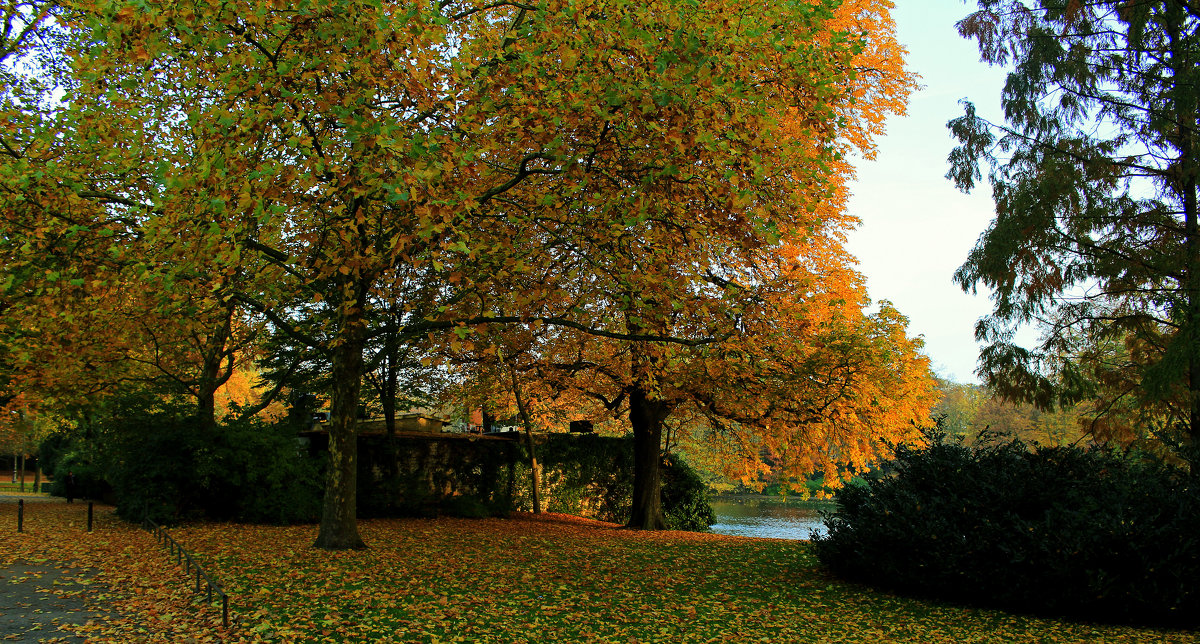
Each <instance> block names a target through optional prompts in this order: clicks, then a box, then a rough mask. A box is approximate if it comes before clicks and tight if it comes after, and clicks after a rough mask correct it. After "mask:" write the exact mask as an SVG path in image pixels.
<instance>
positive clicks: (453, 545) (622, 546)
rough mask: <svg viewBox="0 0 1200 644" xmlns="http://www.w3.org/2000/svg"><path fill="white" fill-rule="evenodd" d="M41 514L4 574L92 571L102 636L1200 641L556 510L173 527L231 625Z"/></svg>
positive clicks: (64, 513)
mask: <svg viewBox="0 0 1200 644" xmlns="http://www.w3.org/2000/svg"><path fill="white" fill-rule="evenodd" d="M85 508H86V506H85ZM37 509H38V510H40V512H39V513H38V514H37V516H36V517H35V516H31V513H30V512H29V510H28V507H27V512H26V530H27V532H26V533H25V534H22V535H16V537H17V538H10V537H11V536H13V535H15V533H14V532H13V530H15V528H14V527H13V525H14V521H13V517H12V516H11V515H12V514H14V513H15V506H12V505H11V504H8V505H4V506H0V526H3V530H4V531H5V534H4V538H3V539H0V565H2V564H4V563H6V562H11V561H13V560H16V559H35V558H36V559H44V560H49V561H52V562H53V561H61V562H67V561H71V562H75V563H77V564H80V565H86V566H91V567H95V568H99V569H100V570H101V572H100V573H98V574H97V576H96V577H95V579H96V582H97V587H98V589H97V590H96V592H94V593H93V595H94V597H93V598H92V601H96V602H102V603H105V604H106V605H107V606H109V607H110V608H111V609H112V612H113V614H114V616H113V617H112V618H111V619H109V620H106V621H104V622H102V623H97V624H93V625H92V626H90V627H84V629H85V634H86V635H87V636H88V637H89V638H90V639H89V641H96V642H107V641H112V642H118V641H119V642H127V641H139V640H141V641H164V642H200V641H278V642H340V641H348V642H352V641H359V642H362V641H366V642H450V641H462V642H622V643H627V642H870V643H875V642H914V643H915V642H921V643H927V642H1197V643H1200V636H1198V635H1197V634H1196V633H1193V632H1184V631H1159V630H1153V629H1138V628H1129V627H1120V626H1109V625H1096V624H1079V623H1072V622H1064V621H1057V620H1052V619H1041V618H1034V617H1027V616H1018V615H1012V614H1008V613H1003V612H999V611H987V610H976V609H969V608H962V607H955V606H946V605H940V604H935V603H929V602H922V601H914V600H909V599H901V598H898V597H894V596H890V595H887V594H883V593H878V592H875V591H872V590H870V589H866V588H863V587H859V586H854V585H850V584H845V583H842V582H839V581H836V580H834V579H831V578H829V577H828V576H827V575H825V574H824V573H823V572H822V570H821V569H820V567H819V565H818V564H817V561H816V559H815V557H814V556H813V555H812V551H811V549H810V548H809V546H808V544H807V543H804V542H794V541H776V540H755V539H745V538H738V537H724V536H719V535H709V534H689V533H641V532H636V531H629V530H624V529H621V528H619V527H617V526H613V525H611V524H604V523H599V522H593V521H587V520H582V519H576V518H572V517H565V516H561V515H548V516H546V517H542V518H535V517H531V516H518V517H515V518H513V519H509V520H501V519H487V520H465V519H438V520H419V519H411V520H369V521H362V522H361V523H360V529H361V531H362V534H363V537H364V539H366V541H367V542H368V543H369V544H370V546H371V548H370V549H368V550H364V551H357V552H338V553H329V552H323V551H319V550H315V549H313V548H312V547H311V543H312V541H313V539H314V538H315V536H316V529H315V527H314V526H297V527H267V526H250V525H235V524H211V523H205V524H194V525H188V526H182V527H178V528H174V529H172V534H173V535H174V536H175V538H176V539H177V540H178V541H180V542H181V543H183V544H184V545H185V547H187V548H188V549H189V550H192V551H193V552H195V553H197V554H198V556H199V557H200V558H201V559H202V560H203V561H204V562H205V566H206V567H207V568H208V569H209V570H210V571H211V572H212V573H213V574H214V575H215V576H216V577H217V578H218V579H220V580H222V581H223V582H224V584H225V586H226V589H227V590H228V592H229V594H230V595H231V602H232V606H233V609H234V611H235V616H236V622H235V625H234V627H233V628H231V629H229V630H224V629H221V628H220V615H219V611H218V610H216V609H213V608H205V607H203V606H201V605H200V604H199V603H198V602H197V600H196V599H195V596H194V595H193V594H191V593H190V591H189V590H188V589H187V588H186V583H187V582H186V581H185V580H184V576H183V573H182V572H181V571H180V570H179V569H178V568H176V567H174V566H172V565H171V564H170V563H168V562H167V556H166V552H165V549H163V548H160V547H159V546H158V545H157V544H156V543H155V541H154V539H153V538H152V537H151V536H150V535H149V534H148V533H146V532H144V531H141V530H138V529H136V528H134V527H132V526H129V525H127V524H123V523H121V522H120V521H118V520H117V519H115V518H114V517H112V516H110V514H109V513H108V512H107V511H105V512H101V513H100V517H101V520H100V522H99V523H98V529H97V530H96V532H94V533H92V534H90V535H88V534H85V533H83V531H82V524H81V523H80V517H81V516H86V515H85V514H80V508H79V507H78V504H76V506H66V505H64V504H39V507H38V508H37ZM84 512H86V509H84ZM0 640H2V638H0Z"/></svg>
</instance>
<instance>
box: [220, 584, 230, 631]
mask: <svg viewBox="0 0 1200 644" xmlns="http://www.w3.org/2000/svg"><path fill="white" fill-rule="evenodd" d="M221 623H222V624H224V625H225V628H229V595H226V594H225V593H224V592H222V593H221Z"/></svg>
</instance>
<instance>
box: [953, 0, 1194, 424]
mask: <svg viewBox="0 0 1200 644" xmlns="http://www.w3.org/2000/svg"><path fill="white" fill-rule="evenodd" d="M978 7H979V10H978V11H976V12H975V13H972V14H971V15H969V16H967V17H966V18H965V19H964V20H962V21H961V22H960V23H959V25H958V27H959V31H960V33H961V34H962V35H963V36H965V37H967V38H971V39H974V40H976V41H977V42H978V44H979V50H980V52H981V54H982V57H983V60H984V61H986V62H987V63H989V64H993V65H1001V66H1006V67H1008V68H1010V70H1011V71H1010V72H1009V75H1008V80H1007V82H1006V84H1005V87H1004V91H1003V94H1002V95H1001V102H1002V105H1003V108H1004V114H1005V119H1006V121H1005V123H993V122H990V121H988V120H986V119H985V118H983V117H982V116H981V115H979V113H978V112H976V110H975V108H974V106H973V105H971V104H970V103H967V104H966V112H965V114H964V116H962V117H961V118H958V119H955V120H953V121H951V122H950V124H949V127H950V129H951V131H952V132H953V133H954V135H955V136H956V137H958V139H959V142H960V145H959V146H958V147H957V148H955V149H954V151H953V152H952V153H951V154H950V164H951V169H950V172H949V173H948V175H947V176H948V177H949V178H951V179H953V180H954V181H955V183H956V184H957V185H958V186H959V188H961V189H963V190H971V189H972V188H974V186H975V185H976V183H977V182H978V181H980V180H981V179H982V175H983V168H984V167H987V168H988V180H989V182H990V184H991V187H992V193H993V197H994V199H995V204H996V217H995V219H994V220H993V221H992V223H991V225H990V226H989V227H988V229H987V230H986V231H985V232H984V233H983V234H982V235H981V236H980V238H979V241H978V242H977V244H976V246H975V248H974V249H973V250H972V251H971V254H970V255H969V256H968V258H967V261H966V262H965V263H964V264H963V265H962V267H960V268H959V269H958V271H957V273H956V274H955V279H956V281H957V282H958V283H959V284H960V285H962V287H963V288H964V289H967V290H974V289H976V288H978V287H979V286H984V287H987V288H989V289H992V290H993V291H994V300H995V306H994V310H993V312H992V314H991V315H990V316H989V317H987V318H985V319H983V320H981V322H980V323H979V325H978V326H977V328H976V335H977V337H978V338H979V339H980V340H981V341H984V342H987V343H988V345H987V346H986V347H985V348H984V350H983V352H982V355H981V359H980V370H979V373H980V374H981V375H982V376H983V377H984V378H985V380H986V382H987V383H988V384H989V385H991V386H992V387H994V388H995V389H996V390H997V391H998V392H1000V393H1002V394H1005V395H1008V396H1010V397H1013V398H1015V399H1018V400H1025V401H1032V402H1035V403H1038V404H1040V405H1043V406H1049V405H1052V404H1055V403H1056V402H1058V403H1062V404H1071V403H1073V402H1075V401H1078V400H1082V399H1086V398H1088V397H1090V396H1091V395H1093V393H1094V392H1095V390H1096V387H1097V386H1099V384H1100V383H1098V381H1097V379H1096V378H1095V372H1094V371H1093V370H1091V369H1090V368H1089V367H1088V366H1087V365H1086V364H1085V363H1086V361H1087V354H1088V353H1089V352H1092V351H1093V349H1094V347H1095V346H1097V344H1096V343H1099V344H1100V345H1105V344H1109V343H1112V342H1117V343H1125V342H1132V343H1133V344H1134V345H1136V346H1138V347H1140V350H1142V351H1144V352H1145V353H1144V354H1143V357H1144V358H1145V359H1144V360H1140V361H1130V362H1128V363H1126V364H1127V367H1128V368H1129V369H1130V370H1131V371H1130V372H1129V373H1128V374H1127V378H1126V380H1127V381H1132V382H1136V383H1137V386H1136V396H1137V397H1138V398H1139V399H1140V400H1141V403H1142V404H1157V405H1159V406H1160V408H1161V409H1164V410H1165V411H1166V412H1167V413H1173V415H1174V420H1175V422H1177V423H1179V424H1180V425H1182V426H1183V427H1184V428H1185V433H1186V434H1189V435H1191V436H1192V437H1193V438H1194V437H1195V436H1196V434H1197V432H1198V431H1200V338H1198V334H1200V229H1198V221H1197V210H1196V209H1197V183H1196V181H1197V175H1198V168H1200V165H1198V164H1200V156H1198V155H1197V149H1196V144H1197V128H1198V127H1200V33H1198V28H1200V7H1197V5H1196V4H1195V3H1193V2H1188V1H1187V0H1134V1H1126V0H1039V1H1038V2H1023V1H1017V0H980V1H979V4H978ZM1029 323H1035V324H1040V325H1041V328H1042V330H1043V335H1042V337H1041V339H1040V341H1039V342H1038V344H1037V346H1035V347H1033V348H1026V347H1021V346H1018V345H1017V344H1016V342H1015V341H1014V335H1013V334H1014V331H1015V329H1016V328H1018V327H1019V326H1021V325H1024V324H1029ZM1172 399H1180V400H1183V401H1184V404H1183V406H1182V409H1179V410H1178V411H1177V412H1172V411H1171V405H1170V404H1169V401H1171V400H1172Z"/></svg>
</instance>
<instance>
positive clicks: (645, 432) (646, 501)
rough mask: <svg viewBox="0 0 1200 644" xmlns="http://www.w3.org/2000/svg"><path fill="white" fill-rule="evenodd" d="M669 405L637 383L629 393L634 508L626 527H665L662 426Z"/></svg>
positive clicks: (651, 528) (657, 528)
mask: <svg viewBox="0 0 1200 644" xmlns="http://www.w3.org/2000/svg"><path fill="white" fill-rule="evenodd" d="M669 414H670V406H669V405H668V404H667V403H665V402H663V401H662V400H655V399H652V398H651V396H650V395H649V394H648V393H647V392H646V391H645V390H644V389H643V388H642V387H640V386H635V387H633V388H632V390H631V391H630V394H629V424H630V425H632V426H633V509H632V511H631V512H630V514H629V524H628V525H629V527H631V528H641V529H643V530H665V529H666V527H667V523H666V520H665V519H663V513H662V476H661V471H660V470H661V465H662V429H663V420H665V419H666V417H667V416H668V415H669Z"/></svg>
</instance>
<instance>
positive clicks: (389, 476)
mask: <svg viewBox="0 0 1200 644" xmlns="http://www.w3.org/2000/svg"><path fill="white" fill-rule="evenodd" d="M312 438H313V443H312V445H311V448H312V449H313V451H314V452H319V451H321V450H323V449H324V440H323V439H324V437H323V436H320V437H318V436H314V437H312ZM534 440H535V442H536V445H537V447H536V449H537V458H538V466H539V468H540V469H541V471H542V509H543V510H546V511H547V512H561V513H564V514H573V515H577V516H585V517H591V518H594V519H600V520H602V521H612V522H614V523H624V522H626V521H627V520H628V519H629V509H630V504H631V500H632V495H633V441H632V438H628V437H626V438H620V437H611V436H598V435H596V434H565V433H564V434H543V435H538V436H535V437H534ZM665 465H666V467H664V469H663V510H664V514H665V515H666V519H667V523H668V525H670V526H671V527H674V528H677V529H687V530H697V529H699V530H703V529H706V528H707V527H708V526H709V525H711V523H712V510H711V508H710V507H709V506H708V500H707V494H706V492H705V488H704V485H703V483H702V482H701V481H700V479H699V477H698V476H696V475H695V473H694V472H692V470H691V469H690V468H688V467H687V465H686V464H684V463H683V462H682V461H680V460H678V459H677V458H675V457H674V456H669V457H668V458H667V459H666V462H665ZM358 467H359V470H358V512H359V516H363V517H383V516H435V515H437V514H451V515H458V516H476V517H479V516H492V515H503V514H506V513H508V512H510V511H513V510H524V511H529V510H532V509H533V492H532V477H530V474H529V452H528V450H527V448H526V443H525V437H524V435H522V434H516V433H514V434H513V435H511V436H479V435H470V434H419V433H404V434H397V435H396V436H395V437H393V438H392V439H390V440H389V439H388V438H387V437H386V436H381V435H365V436H360V437H359V443H358Z"/></svg>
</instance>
